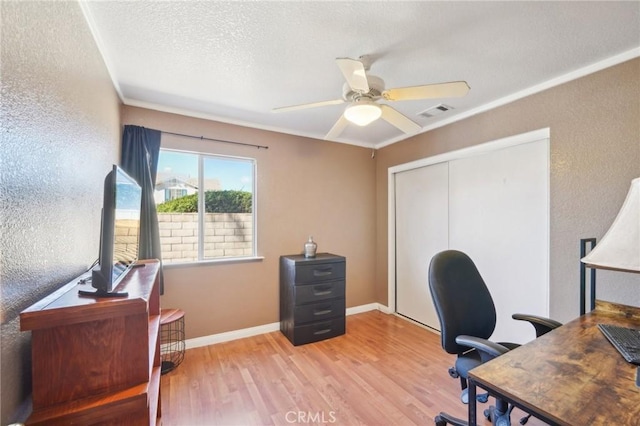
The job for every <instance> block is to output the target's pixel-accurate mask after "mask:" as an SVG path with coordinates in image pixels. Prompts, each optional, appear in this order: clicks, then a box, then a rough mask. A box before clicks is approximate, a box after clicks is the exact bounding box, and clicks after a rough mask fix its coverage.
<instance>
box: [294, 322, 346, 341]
mask: <svg viewBox="0 0 640 426" xmlns="http://www.w3.org/2000/svg"><path fill="white" fill-rule="evenodd" d="M344 333H345V319H344V317H342V318H335V319H332V320H328V321H320V322H317V323H312V324H306V325H299V326H297V327H295V328H294V331H293V341H292V342H293V344H294V345H295V346H298V345H304V344H305V343H312V342H318V341H320V340H324V339H329V338H331V337H336V336H340V335H342V334H344Z"/></svg>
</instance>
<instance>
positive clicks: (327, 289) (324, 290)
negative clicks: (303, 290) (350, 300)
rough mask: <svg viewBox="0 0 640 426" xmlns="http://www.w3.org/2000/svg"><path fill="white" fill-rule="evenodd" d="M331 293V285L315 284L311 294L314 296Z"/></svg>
mask: <svg viewBox="0 0 640 426" xmlns="http://www.w3.org/2000/svg"><path fill="white" fill-rule="evenodd" d="M331 293H333V287H331V286H316V287H313V294H314V295H315V296H326V295H328V294H331Z"/></svg>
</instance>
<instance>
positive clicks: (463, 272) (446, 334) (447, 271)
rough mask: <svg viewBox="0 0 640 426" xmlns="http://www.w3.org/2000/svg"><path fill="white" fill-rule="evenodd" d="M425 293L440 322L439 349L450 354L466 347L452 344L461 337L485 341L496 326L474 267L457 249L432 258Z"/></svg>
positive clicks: (490, 302)
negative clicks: (427, 287)
mask: <svg viewBox="0 0 640 426" xmlns="http://www.w3.org/2000/svg"><path fill="white" fill-rule="evenodd" d="M429 290H430V291H431V297H432V298H433V303H434V305H435V308H436V312H437V314H438V319H439V320H440V328H441V338H442V347H443V348H444V350H445V351H447V352H448V353H450V354H460V353H462V352H464V351H466V350H468V349H469V348H467V347H464V346H460V345H458V344H457V343H456V340H455V339H456V337H457V336H459V335H461V334H466V335H469V336H475V337H480V338H483V339H488V338H489V337H491V334H492V333H493V330H494V329H495V327H496V308H495V305H494V304H493V299H492V298H491V294H490V293H489V289H488V288H487V285H486V284H485V283H484V280H483V279H482V276H480V272H478V268H476V265H475V264H474V263H473V261H472V260H471V258H469V256H467V255H466V254H465V253H462V252H460V251H457V250H446V251H443V252H440V253H438V254H436V255H435V256H433V259H431V263H430V264H429Z"/></svg>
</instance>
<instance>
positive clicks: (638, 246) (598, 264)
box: [581, 177, 640, 273]
mask: <svg viewBox="0 0 640 426" xmlns="http://www.w3.org/2000/svg"><path fill="white" fill-rule="evenodd" d="M581 261H582V263H584V264H585V265H587V266H588V267H590V268H596V269H610V270H614V271H624V272H635V273H640V177H638V178H636V179H634V180H632V181H631V188H630V189H629V193H628V194H627V198H626V199H625V201H624V204H622V208H621V209H620V211H619V212H618V216H617V217H616V219H615V220H614V221H613V224H612V225H611V227H610V228H609V230H608V231H607V233H606V234H605V235H604V237H602V239H601V240H600V242H599V243H598V244H597V245H596V246H595V247H594V248H593V250H591V252H589V254H588V255H586V256H585V257H583V258H582V259H581Z"/></svg>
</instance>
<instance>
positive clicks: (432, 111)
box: [418, 104, 454, 118]
mask: <svg viewBox="0 0 640 426" xmlns="http://www.w3.org/2000/svg"><path fill="white" fill-rule="evenodd" d="M451 109H454V108H453V107H450V106H449V105H444V104H440V105H436V106H434V107H432V108H429V109H427V110H424V111H422V112H421V113H418V115H419V116H421V117H427V118H430V117H435V116H436V115H440V114H442V113H445V112H447V111H449V110H451Z"/></svg>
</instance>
